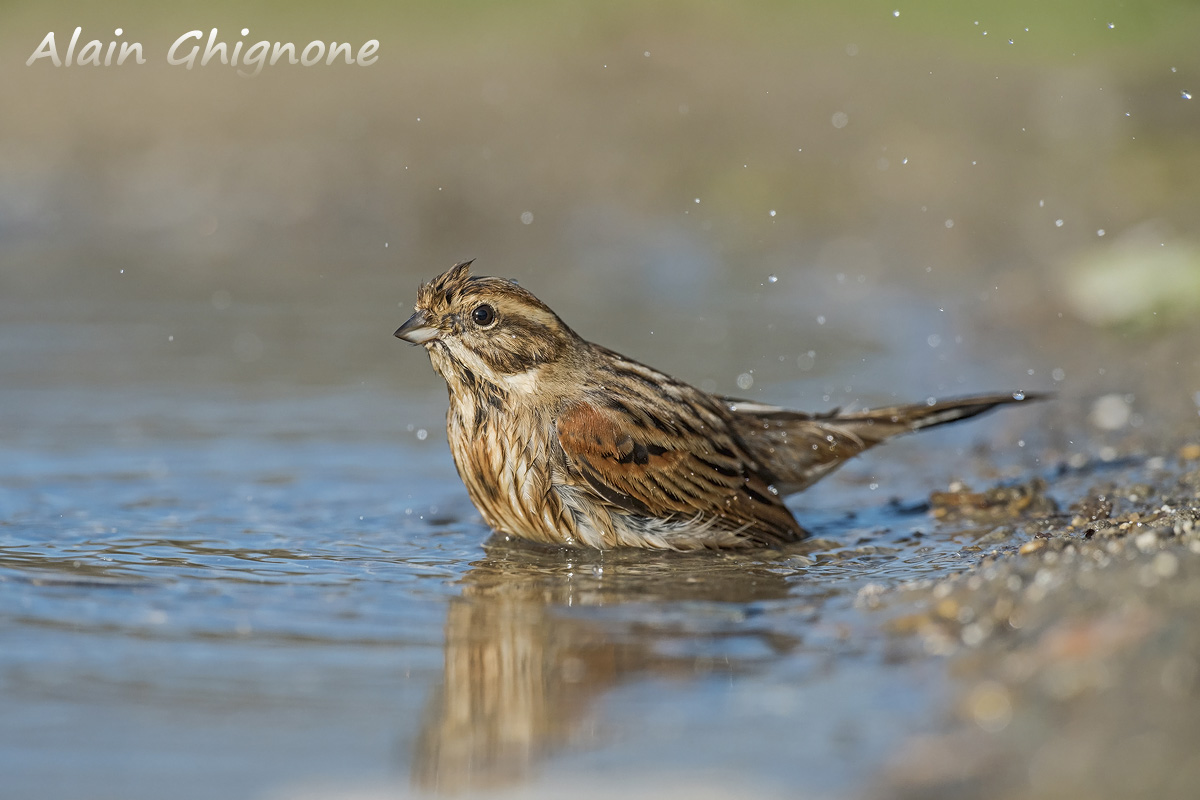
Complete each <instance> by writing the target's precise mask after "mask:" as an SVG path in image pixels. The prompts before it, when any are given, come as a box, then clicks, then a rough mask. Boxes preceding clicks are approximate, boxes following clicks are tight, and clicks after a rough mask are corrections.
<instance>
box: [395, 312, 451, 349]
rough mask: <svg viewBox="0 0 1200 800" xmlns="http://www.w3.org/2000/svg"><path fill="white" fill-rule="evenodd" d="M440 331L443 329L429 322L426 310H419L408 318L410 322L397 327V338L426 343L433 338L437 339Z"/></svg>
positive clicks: (414, 342) (415, 342)
mask: <svg viewBox="0 0 1200 800" xmlns="http://www.w3.org/2000/svg"><path fill="white" fill-rule="evenodd" d="M440 333H441V331H439V330H438V329H437V328H435V327H433V326H432V325H430V324H429V318H428V317H426V316H425V312H424V311H418V312H417V313H415V314H413V315H412V316H411V317H409V318H408V322H406V323H404V324H403V325H401V326H400V327H399V328H397V329H396V334H395V335H396V338H397V339H403V340H404V341H406V342H411V343H412V344H425V343H426V342H428V341H430V340H431V339H436V338H437V337H438V335H439V334H440Z"/></svg>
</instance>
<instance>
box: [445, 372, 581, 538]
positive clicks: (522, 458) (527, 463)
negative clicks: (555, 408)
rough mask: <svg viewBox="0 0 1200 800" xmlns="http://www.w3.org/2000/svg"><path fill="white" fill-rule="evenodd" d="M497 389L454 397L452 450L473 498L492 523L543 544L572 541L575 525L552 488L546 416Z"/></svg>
mask: <svg viewBox="0 0 1200 800" xmlns="http://www.w3.org/2000/svg"><path fill="white" fill-rule="evenodd" d="M511 400H512V398H511V397H510V396H508V395H506V394H505V393H504V392H502V391H500V390H496V391H494V392H487V391H479V392H475V393H472V394H470V395H468V396H465V397H460V396H453V395H452V397H451V402H450V411H449V414H448V415H447V418H446V432H447V437H448V439H449V442H450V452H451V455H453V457H454V463H455V466H457V468H458V474H459V476H460V477H461V478H462V481H463V484H464V485H465V486H466V487H467V493H468V494H469V495H470V496H471V501H472V502H473V503H474V504H475V507H476V508H477V509H479V512H480V513H481V514H482V515H483V518H484V520H485V521H486V522H487V523H488V525H490V526H491V527H493V528H495V529H496V530H498V531H501V532H503V533H509V534H512V535H514V536H519V537H522V538H525V539H531V540H533V541H537V542H542V543H545V544H571V543H572V539H573V538H574V535H575V534H574V524H573V521H572V519H571V515H570V513H569V512H568V511H567V510H566V509H565V508H564V507H563V504H562V502H561V500H560V498H559V495H558V493H557V492H556V491H554V486H553V476H554V465H553V463H552V459H553V453H552V447H553V442H552V440H551V437H552V435H553V432H552V428H551V425H550V423H549V420H542V419H541V418H540V416H539V415H538V414H536V413H534V412H532V411H528V410H522V409H520V408H516V407H514V405H513V404H512V403H511V402H510V401H511Z"/></svg>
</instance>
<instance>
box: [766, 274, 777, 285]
mask: <svg viewBox="0 0 1200 800" xmlns="http://www.w3.org/2000/svg"><path fill="white" fill-rule="evenodd" d="M778 280H779V276H778V275H768V276H767V283H776V282H777V281H778Z"/></svg>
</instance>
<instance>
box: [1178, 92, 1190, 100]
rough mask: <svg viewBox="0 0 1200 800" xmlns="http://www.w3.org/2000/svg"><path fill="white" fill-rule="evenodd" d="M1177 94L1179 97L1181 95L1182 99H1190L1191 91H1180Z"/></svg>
mask: <svg viewBox="0 0 1200 800" xmlns="http://www.w3.org/2000/svg"><path fill="white" fill-rule="evenodd" d="M1179 96H1180V97H1182V98H1183V99H1184V100H1191V99H1192V93H1191V92H1180V93H1179Z"/></svg>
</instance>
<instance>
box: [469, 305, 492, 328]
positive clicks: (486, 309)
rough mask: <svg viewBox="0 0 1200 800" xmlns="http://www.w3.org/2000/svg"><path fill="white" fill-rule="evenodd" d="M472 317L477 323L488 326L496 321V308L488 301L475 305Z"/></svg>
mask: <svg viewBox="0 0 1200 800" xmlns="http://www.w3.org/2000/svg"><path fill="white" fill-rule="evenodd" d="M471 319H473V320H475V324H476V325H479V326H480V327H484V328H486V327H487V326H488V325H491V324H492V323H493V322H495V321H496V309H494V308H492V307H491V306H489V305H488V304H487V303H484V304H483V305H481V306H475V310H474V311H472V312H471Z"/></svg>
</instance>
